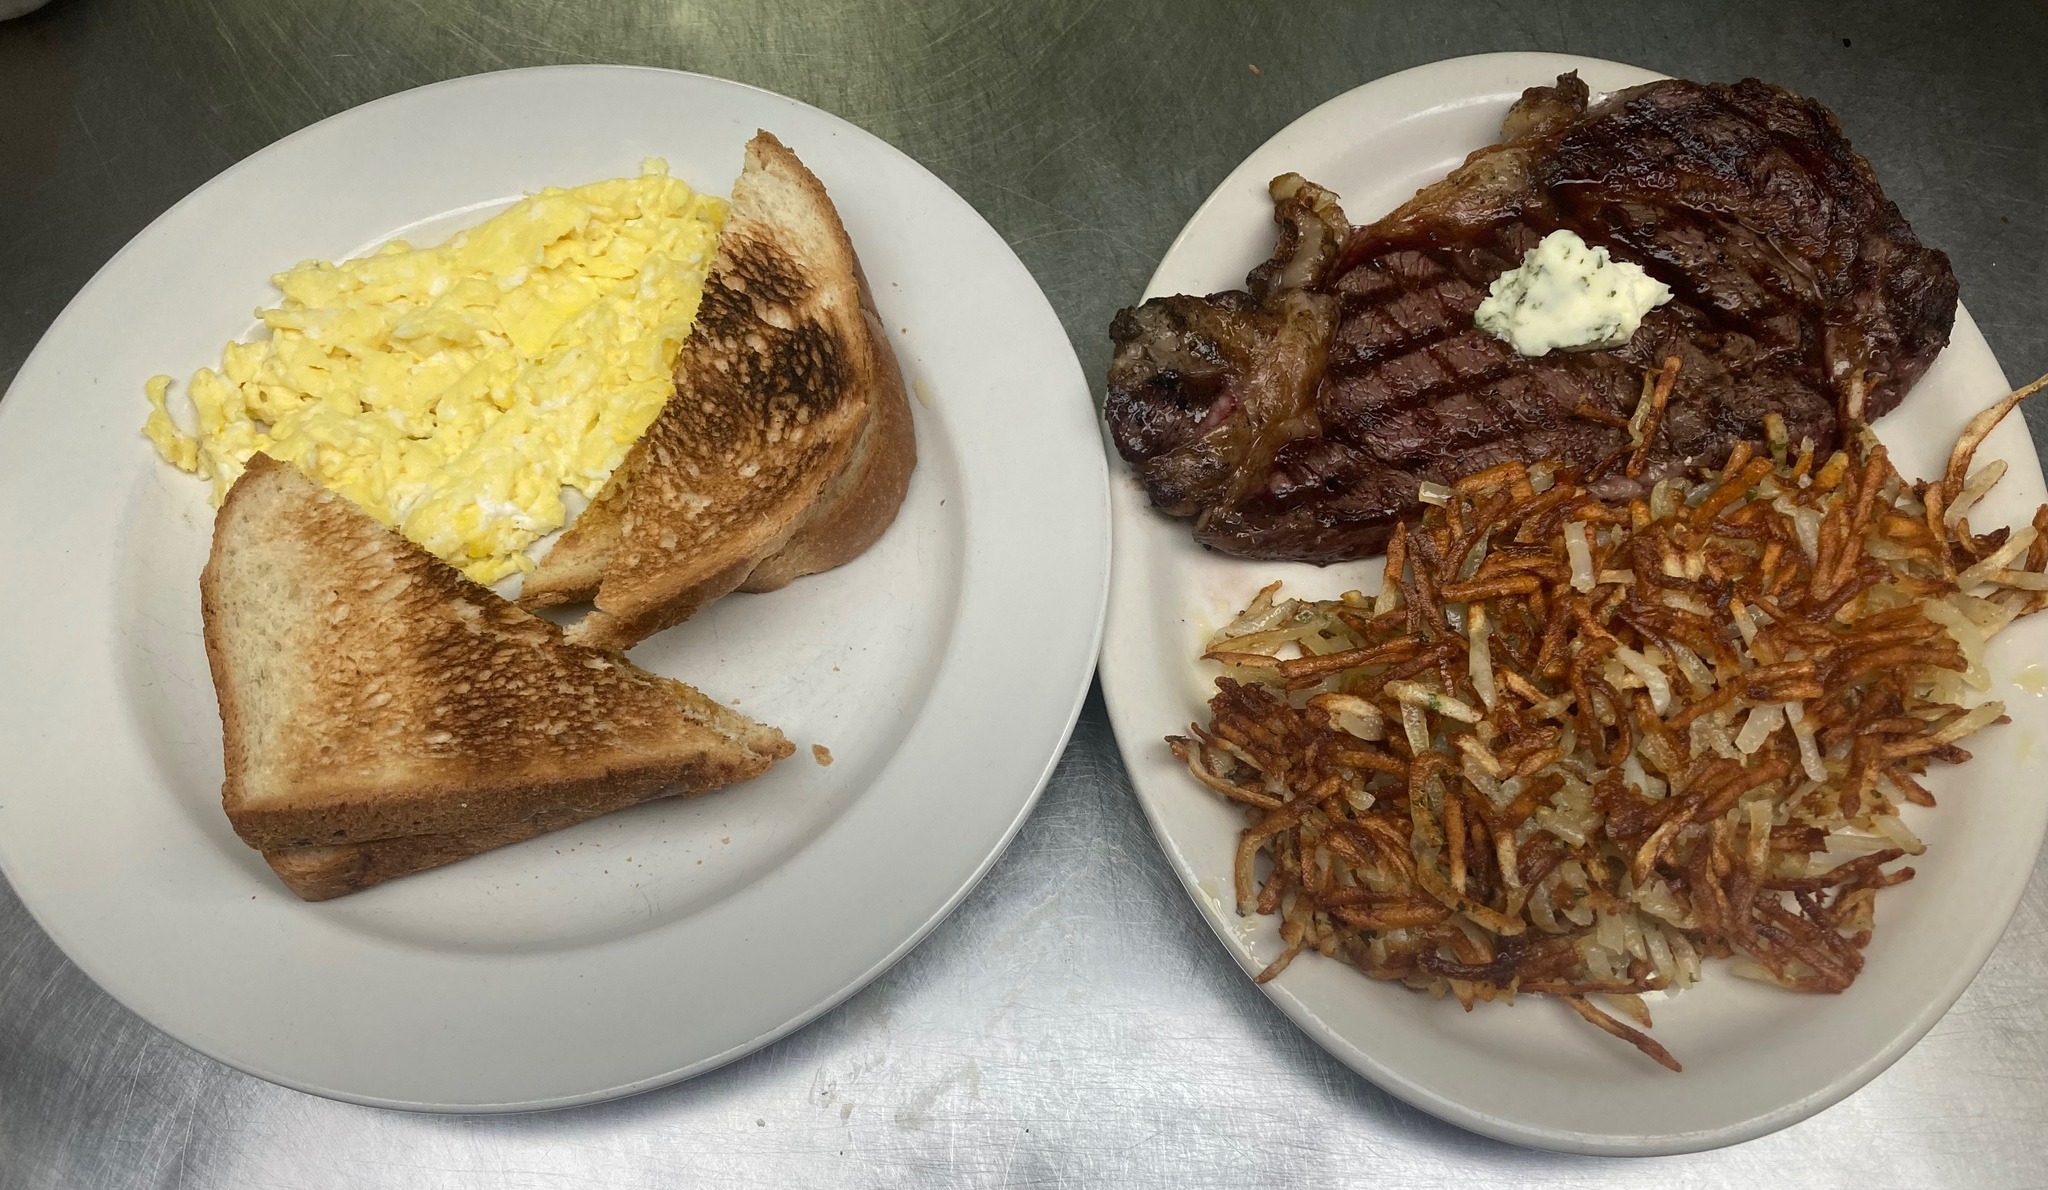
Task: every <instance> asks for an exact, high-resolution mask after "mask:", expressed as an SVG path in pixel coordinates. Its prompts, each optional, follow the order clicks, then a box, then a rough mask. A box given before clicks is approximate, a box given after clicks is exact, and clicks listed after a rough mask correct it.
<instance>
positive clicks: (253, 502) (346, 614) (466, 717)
mask: <svg viewBox="0 0 2048 1190" xmlns="http://www.w3.org/2000/svg"><path fill="white" fill-rule="evenodd" d="M200 601H201V608H202V611H203V614H204V619H205V629H206V651H207V658H208V660H209V662H210V663H211V665H212V668H213V680H214V687H215V690H216V691H217V693H218V695H219V699H220V711H221V724H222V728H223V733H224V736H225V740H226V747H225V753H226V756H225V759H226V770H227V779H226V782H225V784H224V785H223V787H222V791H221V801H222V805H223V806H224V808H225V809H226V811H227V814H228V819H229V821H230V822H231V823H233V825H234V828H235V830H236V832H237V833H238V834H240V835H241V836H242V838H243V840H244V841H246V842H248V843H249V844H250V845H251V846H253V847H256V848H259V849H261V850H265V851H273V850H277V849H280V848H290V847H303V846H308V845H312V844H338V843H367V842H373V841H376V840H383V839H395V838H400V837H404V836H418V835H450V834H463V833H468V832H478V831H492V830H501V829H502V828H506V827H508V826H510V825H512V824H517V823H524V822H530V821H532V820H534V819H536V818H539V817H541V816H543V815H548V814H558V813H567V814H571V815H581V816H585V817H587V816H590V815H593V814H600V813H606V812H609V811H611V810H616V809H620V808H622V807H624V806H628V805H632V804H634V803H636V802H641V801H645V800H646V799H647V798H649V797H651V796H654V795H656V794H659V793H662V792H667V791H679V792H699V791H703V790H707V789H711V788H715V787H717V786H719V785H724V784H727V783H729V782H732V781H740V780H745V779H746V778H749V777H754V776H758V775H759V774H760V773H762V772H764V771H766V770H767V768H768V767H769V765H771V764H772V763H774V761H775V760H777V759H779V758H780V757H783V756H787V755H789V753H790V752H791V750H792V749H791V747H790V744H789V741H787V740H786V739H784V738H783V736H782V733H780V732H778V731H776V730H775V729H774V728H771V727H764V726H762V725H760V724H758V723H755V722H753V721H752V720H750V719H748V718H746V717H745V716H743V715H741V714H739V713H738V712H736V711H732V710H728V709H727V708H725V707H721V706H719V705H718V704H716V703H714V702H712V701H711V700H710V699H708V698H705V697H704V696H703V695H701V694H698V693H697V692H696V691H694V690H691V689H690V688H689V687H687V686H684V685H683V684H682V683H680V682H673V681H669V680H668V679H665V678H659V677H656V676H654V675H652V674H649V673H646V672H644V671H642V670H640V669H638V668H636V667H634V666H633V665H631V664H629V663H627V662H625V661H623V660H621V659H619V658H617V657H614V656H610V655H607V654H605V653H602V652H599V651H597V650H593V649H587V648H582V647H579V646H575V645H571V644H568V643H566V642H564V641H563V639H562V636H561V631H560V629H558V628H556V627H555V626H554V625H552V624H550V623H548V622H547V621H545V620H542V619H539V618H537V617H535V616H533V615H531V614H529V613H527V612H524V611H522V610H520V609H519V608H517V607H514V606H513V605H511V604H509V603H507V602H505V601H504V600H502V599H500V598H498V597H497V596H496V595H494V594H492V593H491V592H490V591H487V590H485V589H484V588H482V587H480V586H477V585H476V584H474V583H471V582H470V581H469V580H467V579H465V578H463V577H462V575H461V574H460V573H459V572H457V571H456V570H454V569H453V568H451V567H449V566H447V565H446V564H444V563H443V562H441V561H440V560H439V559H438V558H435V557H434V556H433V555H431V554H429V553H427V552H426V551H425V550H423V549H421V548H420V547H418V546H416V545H414V544H412V543H411V542H409V541H406V540H405V539H404V538H403V537H400V536H399V535H398V534H396V533H393V532H391V531H390V530H388V529H386V528H384V527H383V526H382V525H380V524H378V523H377V522H376V521H374V520H372V519H371V518H370V517H369V516H368V515H367V514H365V513H363V512H362V511H360V510H359V509H357V508H356V507H355V506H354V505H352V504H350V503H349V502H348V501H347V500H345V499H343V498H341V497H339V496H336V495H334V494H332V493H330V492H327V491H325V490H323V489H321V488H320V487H318V486H317V485H315V484H314V483H313V482H312V481H311V480H309V479H307V478H306V477H305V476H303V475H302V474H300V473H299V471H298V470H297V469H296V468H294V467H292V466H290V465H288V464H284V463H277V462H274V461H272V460H270V459H269V458H267V457H265V456H258V457H257V458H256V459H254V460H252V462H251V465H250V467H249V469H248V471H247V472H246V473H245V474H244V475H243V476H242V478H241V479H240V480H239V481H237V482H236V484H235V486H234V488H233V490H232V491H230V492H229V494H228V499H227V502H226V503H225V504H223V505H222V507H221V510H220V513H219V515H218V517H217V518H216V520H215V523H214V536H213V553H212V556H211V557H210V558H209V559H208V560H207V564H206V570H205V573H204V574H203V575H202V576H201V578H200ZM449 858H453V857H452V855H451V856H449ZM436 862H444V861H442V860H437V861H436Z"/></svg>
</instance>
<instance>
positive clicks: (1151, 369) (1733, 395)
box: [1106, 75, 1956, 562]
mask: <svg viewBox="0 0 2048 1190" xmlns="http://www.w3.org/2000/svg"><path fill="white" fill-rule="evenodd" d="M1587 100H1588V95H1587V91H1586V87H1585V84H1583V83H1582V82H1580V81H1579V79H1578V78H1577V76H1576V75H1566V76H1563V77H1562V78H1560V79H1558V81H1557V83H1556V85H1555V86H1551V87H1537V88H1531V89H1530V90H1529V91H1527V92H1525V93H1524V95H1523V97H1522V99H1521V101H1520V102H1518V103H1517V104H1516V105H1515V106H1514V108H1513V109H1512V110H1511V111H1510V112H1509V114H1508V117H1507V119H1506V121H1505V123H1504V124H1503V126H1502V140H1501V142H1500V143H1499V144H1497V145H1493V146H1490V147H1488V148H1485V149H1481V150H1480V151H1478V152H1476V153H1474V154H1473V155H1472V156H1471V157H1469V158H1467V159H1466V161H1465V163H1464V164H1463V165H1461V166H1460V167H1459V168H1458V169H1456V170H1455V171H1453V172H1452V173H1451V174H1450V176H1449V177H1447V178H1445V179H1444V180H1443V181H1441V182H1438V183H1436V184H1435V185H1432V186H1430V187H1428V188H1427V189H1425V190H1423V191H1422V192H1421V193H1419V194H1417V195H1416V196H1415V197H1414V198H1413V199H1412V200H1410V201H1409V202H1408V203H1406V204H1405V205H1403V206H1402V207H1401V208H1399V209H1398V210H1396V211H1394V212H1393V213H1392V214H1390V215H1388V216H1387V217H1386V218H1384V219H1381V220H1380V221H1379V222H1377V223H1374V224H1372V225H1370V226H1367V227H1362V228H1358V229H1356V230H1348V231H1347V227H1346V223H1345V220H1344V216H1343V213H1342V211H1341V210H1340V209H1339V208H1338V206H1337V203H1336V200H1335V198H1334V197H1333V196H1332V195H1330V194H1329V193H1328V192H1327V191H1324V190H1322V189H1321V188H1319V187H1316V186H1314V185H1313V184H1311V183H1309V182H1306V181H1304V180H1303V179H1301V178H1299V177H1298V176H1295V175H1287V176H1285V177H1282V178H1280V179H1277V180H1275V182H1274V184H1273V196H1274V200H1275V219H1276V221H1277V222H1278V223H1279V225H1280V227H1281V235H1280V243H1279V246H1278V249H1277V250H1276V252H1275V254H1274V258H1273V259H1272V260H1271V261H1270V262H1268V263H1267V264H1264V265H1261V266H1260V267H1259V268H1258V269H1257V270H1255V271H1254V272H1253V273H1252V275H1251V277H1250V278H1249V280H1248V292H1245V291H1237V292H1231V293H1224V294H1214V295H1211V296H1209V297H1206V298H1196V297H1186V296H1176V297H1168V298H1157V299H1154V300H1152V301H1150V302H1147V303H1145V304H1144V305H1142V306H1139V307H1137V308H1135V309H1131V310H1125V311H1123V312H1121V313H1119V314H1118V315H1117V318H1116V321H1115V322H1114V323H1113V324H1112V326H1111V328H1110V337H1111V339H1112V340H1113V341H1114V342H1115V344H1116V355H1115V359H1114V362H1113V363H1112V364H1111V367H1110V375H1109V400H1108V405H1107V408H1106V414H1107V416H1108V419H1109V423H1110V427H1111V431H1112V434H1113V436H1114V438H1115V440H1116V444H1117V448H1118V450H1119V451H1120V452H1121V453H1122V454H1123V456H1124V457H1125V458H1126V459H1128V460H1130V461H1131V463H1132V464H1133V465H1134V466H1135V467H1136V469H1137V471H1138V475H1139V477H1140V479H1141V480H1142V481H1143V482H1144V484H1145V486H1146V489H1147V491H1148V493H1149V494H1150V495H1151V497H1152V500H1153V503H1155V504H1156V505H1158V506H1159V507H1160V508H1161V509H1163V510H1164V511H1166V512H1169V513H1171V514H1173V515H1176V516H1186V517H1193V518H1194V519H1195V534H1196V537H1197V538H1198V539H1199V540H1201V541H1202V542H1203V543H1205V544H1207V545H1209V546H1212V547H1214V548H1217V549H1220V550H1223V551H1225V552H1227V553H1232V554H1239V555H1242V556H1246V557H1254V558H1285V559H1294V560H1300V561H1310V562H1333V561H1340V560H1344V559H1349V558H1357V557H1363V556H1366V555H1369V554H1372V553H1375V552H1377V551H1378V550H1379V549H1380V548H1381V547H1382V546H1383V545H1384V544H1385V542H1386V539H1387V536H1388V534H1389V533H1390V532H1391V531H1392V529H1393V526H1394V523H1395V522H1396V521H1397V520H1398V519H1400V518H1401V517H1402V516H1404V515H1407V514H1409V513H1410V512H1412V511H1414V510H1415V509H1416V507H1417V500H1416V492H1417V488H1418V486H1419V484H1420V483H1421V482H1423V481H1425V480H1428V481H1434V482H1437V483H1449V482H1453V481H1455V480H1456V479H1458V478H1460V477H1462V476H1464V475H1469V474H1471V473H1473V472H1475V471H1479V470H1482V469H1484V468H1486V467H1488V466H1491V465H1493V464H1495V463H1499V462H1503V461H1506V460H1509V459H1520V460H1523V461H1526V462H1534V461H1537V460H1540V459H1546V458H1561V459H1563V460H1565V461H1566V462H1567V463H1568V464H1570V465H1573V466H1576V467H1579V468H1584V469H1587V470H1595V469H1599V468H1602V467H1604V466H1611V465H1612V464H1613V462H1615V461H1616V460H1618V459H1619V458H1620V457H1622V456H1623V455H1624V454H1626V453H1627V452H1628V451H1629V449H1630V447H1631V439H1630V433H1629V430H1628V420H1629V417H1630V415H1631V414H1633V413H1634V412H1635V411H1636V408H1637V404H1638V402H1639V401H1640V400H1641V394H1642V392H1643V388H1644V375H1645V372H1646V371H1650V370H1654V369H1655V368H1656V367H1657V366H1658V365H1659V363H1660V362H1661V361H1662V360H1664V359H1665V358H1666V357H1669V356H1676V357H1678V358H1679V360H1680V361H1681V364H1680V369H1679V372H1678V379H1677V383H1676V385H1675V387H1674V388H1673V390H1672V393H1671V398H1670V403H1669V407H1668V409H1667V410H1666V411H1665V414H1664V416H1663V418H1662V419H1661V421H1660V423H1659V424H1658V426H1657V428H1656V431H1655V433H1654V435H1653V436H1652V438H1651V440H1650V441H1649V443H1648V444H1647V445H1648V468H1647V471H1646V473H1645V474H1644V476H1643V479H1645V480H1654V479H1656V478H1658V477H1660V476H1662V475H1666V474H1671V473H1673V472H1676V471H1679V470H1682V469H1684V468H1687V467H1690V466H1694V465H1718V464H1719V463H1720V462H1721V461H1722V460H1723V459H1725V458H1726V457H1727V455H1728V452H1729V450H1730V449H1731V448H1732V447H1733V446H1734V444H1735V443H1736V442H1738V441H1740V440H1742V439H1745V438H1747V439H1752V440H1762V439H1763V437H1764V435H1765V429H1764V423H1765V419H1766V417H1767V416H1768V415H1770V414H1772V413H1776V414H1778V415H1779V416H1781V417H1782V418H1783V419H1784V421H1785V426H1786V429H1787V432H1788V435H1789V437H1790V440H1791V441H1792V442H1793V443H1795V444H1796V443H1798V442H1800V441H1801V440H1802V439H1811V440H1812V441H1813V443H1814V445H1815V447H1816V448H1817V449H1819V450H1822V451H1827V450H1831V449H1833V447H1834V446H1835V445H1836V444H1837V442H1838V440H1839V438H1840V436H1841V429H1842V426H1843V423H1844V421H1845V419H1849V420H1853V419H1857V418H1864V417H1877V416H1879V415H1881V414H1883V413H1885V412H1887V411H1889V410H1890V409H1891V408H1893V407H1894V406H1895V405H1897V404H1898V402H1899V400H1900V399H1901V398H1902V397H1903V396H1904V395H1905V393H1906V392H1907V390H1908V389H1910V388H1911V387H1912V385H1913V383H1914V381H1916V380H1918V379H1919V377H1920V376H1921V374H1922V373H1923V372H1925V371H1926V369H1927V367H1928V365H1929V364H1931V363H1932V362H1933V360H1934V357H1935V356H1936V355H1937V354H1939V353H1940V351H1941V348H1942V347H1943V346H1944V345H1945V344H1946V343H1947V342H1948V333H1949V328H1950V325H1951V324H1952V323H1953V321H1954V318H1955V304H1956V281H1955V275H1954V273H1953V272H1951V271H1950V269H1949V264H1948V258H1947V257H1946V256H1944V255H1942V254H1941V253H1940V252H1937V251H1934V250H1932V249H1929V248H1927V247H1924V246H1923V245H1922V244H1921V243H1920V241H1919V240H1918V239H1917V238H1916V237H1915V236H1914V234H1913V231H1912V229H1911V228H1910V227H1908V226H1907V224H1906V221H1905V219H1904V218H1903V217H1901V216H1900V214H1899V211H1898V208H1897V207H1896V206H1894V205H1893V204H1892V203H1890V202H1889V201H1887V200H1886V199H1885V197H1884V194H1883V191H1882V190H1880V189H1879V187H1878V184H1877V179H1876V177H1875V175H1874V174H1873V173H1872V172H1871V169H1870V165H1869V163H1868V162H1866V161H1865V160H1864V159H1863V158H1862V157H1860V156H1858V155H1857V154H1856V153H1855V152H1854V151H1853V150H1852V149H1851V148H1850V147H1849V143H1848V141H1847V140H1846V139H1845V138H1844V137H1843V136H1842V132H1841V129H1840V127H1839V126H1838V125H1837V123H1836V122H1835V119H1834V116H1833V115H1832V114H1831V113H1830V112H1828V110H1827V109H1826V108H1824V107H1822V106H1821V105H1820V104H1818V103H1816V102H1814V101H1812V100H1809V99H1802V98H1800V97H1798V96H1796V95H1793V94H1791V93H1790V92H1788V91H1785V90H1783V89H1782V88H1778V87H1774V86H1770V85H1769V84H1766V83H1761V82H1758V81H1756V80H1754V79H1750V80H1745V81H1743V82H1740V83H1736V84H1734V85H1721V84H1702V83H1692V82H1685V81H1666V82H1658V83H1650V84H1647V85H1644V86H1641V87H1635V88H1631V89H1629V90H1626V91H1621V92H1617V93H1616V94H1614V95H1612V96H1609V97H1608V98H1606V99H1605V100H1604V101H1602V102H1601V103H1599V104H1598V105H1596V106H1593V107H1591V108H1589V107H1588V106H1587ZM1558 228H1569V229H1571V230H1572V231H1574V232H1576V233H1578V234H1579V235H1580V236H1581V237H1583V238H1584V239H1585V240H1586V241H1587V242H1589V243H1593V244H1598V245H1604V246H1605V247H1607V248H1608V250H1609V251H1610V252H1612V253H1613V254H1614V255H1615V256H1616V257H1617V258H1620V259H1624V260H1630V261H1633V262H1636V263H1638V264H1640V265H1641V266H1643V267H1644V268H1645V269H1646V270H1647V271H1648V272H1649V273H1650V275H1651V276H1653V277H1655V278H1656V279H1657V280H1659V281H1662V282H1663V283H1664V284H1666V285H1668V286H1669V287H1670V288H1671V290H1672V293H1673V295H1674V296H1673V300H1672V301H1670V302H1669V303H1667V304H1666V305H1664V306H1661V307H1659V308H1658V309H1656V310H1654V311H1652V312H1651V313H1650V314H1649V315H1648V316H1647V317H1645V318H1644V320H1643V323H1642V326H1641V328H1640V329H1639V330H1638V331H1637V332H1636V334H1635V336H1634V337H1633V338H1632V339H1630V340H1629V342H1627V343H1626V344H1624V345H1623V346H1621V347H1619V348H1615V349H1613V350H1601V351H1581V352H1552V353H1551V354H1549V355H1546V356H1542V357H1539V358H1528V357H1524V356H1520V355H1517V354H1516V353H1515V352H1514V350H1513V349H1512V348H1510V347H1509V346H1508V345H1507V344H1505V343H1502V342H1500V341H1499V340H1496V339H1494V338H1493V337H1492V336H1490V335H1488V334H1486V333H1485V332H1483V331H1481V330H1479V329H1477V328H1476V327H1475V326H1474V325H1473V321H1472V316H1473V312H1474V311H1475V310H1476V309H1477V307H1478V305H1479V302H1480V300H1481V299H1482V298H1484V297H1485V296H1486V293H1487V288H1488V286H1489V285H1490V284H1491V283H1492V282H1493V280H1494V279H1495V278H1497V277H1498V276H1500V274H1501V273H1503V272H1505V271H1507V270H1508V269H1511V268H1514V267H1515V266H1516V265H1518V264H1519V263H1520V262H1521V258H1522V254H1523V253H1524V252H1525V251H1526V250H1527V249H1529V248H1531V247H1533V246H1534V245H1535V244H1536V242H1537V241H1538V240H1540V239H1541V238H1542V237H1543V236H1544V235H1545V234H1547V233H1549V232H1551V231H1554V230H1556V229H1558ZM1340 243H1341V245H1342V247H1341V249H1339V248H1338V247H1337V245H1339V244H1340ZM1603 482H1604V483H1605V484H1606V485H1607V486H1608V488H1610V489H1612V488H1625V487H1626V486H1627V485H1628V484H1629V483H1631V482H1638V481H1633V480H1630V479H1627V478H1626V477H1624V476H1623V475H1621V474H1619V473H1614V474H1611V475H1609V476H1608V478H1607V479H1605V480H1604V481H1603ZM1609 494H1614V493H1613V492H1611V491H1610V493H1609Z"/></svg>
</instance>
